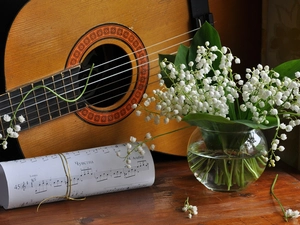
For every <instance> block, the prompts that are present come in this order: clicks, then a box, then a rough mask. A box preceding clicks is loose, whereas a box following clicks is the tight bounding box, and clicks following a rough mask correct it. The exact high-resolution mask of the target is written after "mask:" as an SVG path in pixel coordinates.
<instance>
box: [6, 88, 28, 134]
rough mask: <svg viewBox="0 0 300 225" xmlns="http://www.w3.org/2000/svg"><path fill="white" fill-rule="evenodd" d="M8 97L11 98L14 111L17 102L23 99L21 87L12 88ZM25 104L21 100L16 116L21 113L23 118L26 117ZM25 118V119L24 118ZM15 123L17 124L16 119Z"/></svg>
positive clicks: (23, 126)
mask: <svg viewBox="0 0 300 225" xmlns="http://www.w3.org/2000/svg"><path fill="white" fill-rule="evenodd" d="M10 98H11V107H12V108H13V113H15V111H16V110H17V108H18V106H19V104H20V103H21V102H22V100H23V95H22V89H17V90H14V91H12V92H10ZM25 108H26V107H25V105H24V102H22V104H21V105H20V106H19V108H18V111H17V112H16V117H18V116H20V115H23V116H24V117H25V118H26V117H27V116H26V115H27V114H26V110H25ZM25 120H27V119H25ZM15 122H16V124H19V122H18V121H15ZM27 127H28V125H27V124H25V125H24V124H23V125H22V128H25V129H26V128H27Z"/></svg>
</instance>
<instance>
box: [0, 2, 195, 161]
mask: <svg viewBox="0 0 300 225" xmlns="http://www.w3.org/2000/svg"><path fill="white" fill-rule="evenodd" d="M4 4H8V5H9V7H15V8H14V9H13V10H9V9H6V10H5V11H6V12H4V14H5V15H7V17H9V18H11V23H10V24H7V27H8V28H6V31H7V33H5V32H4V33H5V34H4V35H5V44H4V45H3V46H2V47H3V51H4V53H3V55H2V56H1V57H3V62H2V64H1V68H2V70H3V71H2V72H3V78H2V80H3V82H5V83H3V82H2V86H3V88H4V90H3V94H2V95H1V96H0V115H1V116H3V115H4V114H11V113H12V112H13V111H14V110H15V109H16V107H17V105H18V104H19V103H20V102H21V100H22V98H23V97H24V96H25V95H26V93H27V92H28V91H29V90H31V89H32V88H33V87H35V86H37V85H45V86H47V87H49V88H51V89H53V90H54V91H55V92H57V93H58V94H60V95H61V96H63V97H65V98H68V99H74V98H76V97H77V96H79V95H80V93H81V92H82V91H83V88H84V85H85V82H86V79H87V76H88V74H89V71H90V67H91V65H92V64H94V65H95V67H94V69H93V71H92V75H91V78H90V81H89V84H88V86H87V89H86V91H85V93H84V95H83V97H82V98H80V99H79V100H78V101H76V102H73V103H67V102H64V101H62V100H61V99H59V98H57V97H55V96H54V95H53V94H52V93H50V92H49V91H48V90H46V89H44V88H40V89H37V90H35V91H33V92H32V93H30V94H29V95H28V97H27V98H26V99H25V101H24V102H23V103H22V105H21V107H20V109H19V111H18V113H17V115H23V116H24V117H25V119H26V121H25V123H23V124H21V127H22V131H21V132H20V136H19V138H18V144H17V145H18V146H19V147H20V150H16V145H13V144H11V143H12V139H10V138H9V139H8V149H6V150H2V149H1V150H0V152H1V153H0V155H1V157H2V158H0V160H6V159H7V157H8V156H7V154H12V155H13V156H12V157H11V156H9V157H8V159H11V158H17V157H35V156H40V155H47V154H53V153H59V152H66V151H73V150H79V149H85V148H90V147H96V146H104V145H112V144H117V143H125V142H128V141H129V137H130V136H131V135H133V136H135V137H137V138H138V139H140V140H141V139H143V137H144V135H145V134H146V133H147V132H150V133H151V134H152V135H153V136H154V135H157V134H160V133H164V132H168V131H171V130H174V129H178V128H180V127H184V126H186V125H187V124H185V123H184V122H182V123H177V122H175V121H174V122H172V123H170V124H168V125H165V124H163V122H162V123H161V124H159V125H155V124H154V123H153V122H148V123H147V122H145V121H144V119H143V117H137V116H136V115H135V113H134V111H133V109H132V108H131V105H132V104H133V103H139V102H140V101H141V99H142V96H143V94H144V93H148V94H151V93H152V90H154V89H156V88H158V87H159V85H158V79H157V74H158V73H159V65H158V54H159V53H165V54H169V53H174V52H176V50H177V48H178V46H179V44H186V45H188V44H189V39H190V38H191V36H192V34H191V33H190V32H189V31H190V30H191V29H192V27H191V25H190V24H191V18H190V11H189V4H188V1H185V0H179V1H178V0H147V1H138V0H126V1H121V0H101V1H100V0H80V1H74V0H52V1H39V0H31V1H28V2H27V1H24V0H18V1H11V0H9V1H8V0H4ZM18 7H19V8H18ZM2 10H3V7H2ZM8 12H15V15H14V16H13V17H12V15H11V14H9V15H8ZM6 22H7V21H6ZM2 39H3V37H2ZM3 84H5V85H3ZM0 123H1V126H0V132H1V134H2V135H3V136H5V135H6V128H7V126H8V125H7V123H6V122H4V121H3V117H1V119H0ZM193 130H194V128H189V129H186V130H183V131H180V132H176V133H172V134H169V135H167V136H165V137H162V138H159V139H157V140H155V142H154V144H155V145H156V149H157V151H160V152H164V153H168V154H174V155H186V145H187V142H188V139H189V136H190V134H191V132H192V131H193ZM20 153H21V154H20ZM18 154H19V156H18Z"/></svg>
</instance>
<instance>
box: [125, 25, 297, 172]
mask: <svg viewBox="0 0 300 225" xmlns="http://www.w3.org/2000/svg"><path fill="white" fill-rule="evenodd" d="M234 63H237V64H239V63H240V59H239V58H238V57H235V56H234V55H233V54H232V52H231V51H230V49H229V48H228V47H225V46H222V45H221V42H220V38H219V35H218V33H217V31H216V30H215V29H214V28H213V27H212V26H211V25H210V24H208V23H205V24H204V25H203V26H202V27H201V28H200V29H199V30H198V32H197V33H196V34H195V36H194V38H193V40H192V43H191V46H190V47H189V48H188V47H185V46H183V45H181V46H180V47H179V49H178V52H177V54H176V56H172V55H160V67H161V73H160V74H158V78H159V82H160V88H159V89H156V90H153V95H151V96H147V95H145V96H144V101H143V102H141V103H140V104H138V105H137V104H134V105H133V106H132V107H133V108H135V109H136V115H138V116H141V115H144V116H145V120H146V121H150V120H153V121H154V123H155V124H158V123H160V122H161V121H162V120H163V122H164V123H165V124H168V122H169V121H170V120H176V121H178V122H180V121H182V120H184V121H186V122H188V123H189V124H191V125H201V121H204V120H206V121H211V122H222V123H232V124H234V123H236V124H243V125H246V126H248V127H249V128H254V129H262V130H264V129H271V128H275V135H274V138H273V139H272V141H271V147H270V150H269V152H265V154H264V155H265V161H266V162H268V164H269V166H272V167H274V166H275V162H276V161H278V160H280V157H279V156H278V155H277V152H282V151H284V150H285V148H284V145H282V144H281V141H284V140H286V139H287V133H289V132H291V131H292V130H293V128H294V127H295V126H298V125H299V124H300V119H299V117H300V91H299V88H300V80H299V78H300V72H298V71H300V60H293V61H289V62H286V63H283V64H281V65H279V66H277V67H276V68H274V69H270V68H269V66H262V65H260V64H259V65H257V66H256V67H254V68H247V69H246V74H245V75H244V76H242V75H240V74H237V73H234V72H233V69H232V65H233V64H234ZM152 104H154V105H155V110H154V111H153V110H150V109H151V107H150V106H151V105H152ZM162 135H163V134H162ZM162 135H159V136H162ZM147 136H148V137H147ZM149 136H151V135H149V134H148V135H146V138H145V139H144V140H143V141H142V142H141V143H140V144H139V145H137V146H138V147H136V145H135V147H134V148H132V145H129V146H128V155H127V156H125V158H128V156H129V155H130V152H132V151H136V150H137V148H139V147H142V146H143V145H144V144H145V143H148V142H150V141H152V140H154V139H156V138H157V137H156V136H155V137H151V138H149ZM134 139H135V138H134ZM151 149H153V146H152V147H151Z"/></svg>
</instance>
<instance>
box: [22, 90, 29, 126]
mask: <svg viewBox="0 0 300 225" xmlns="http://www.w3.org/2000/svg"><path fill="white" fill-rule="evenodd" d="M20 95H21V96H22V99H23V98H24V97H25V94H24V91H23V88H20ZM23 106H24V114H21V115H23V116H24V117H25V123H23V124H22V130H25V129H27V128H30V123H29V118H28V114H27V107H26V104H25V99H24V101H23Z"/></svg>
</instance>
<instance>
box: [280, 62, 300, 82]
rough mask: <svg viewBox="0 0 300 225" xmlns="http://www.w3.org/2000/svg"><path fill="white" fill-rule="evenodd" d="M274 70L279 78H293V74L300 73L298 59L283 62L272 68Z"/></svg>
mask: <svg viewBox="0 0 300 225" xmlns="http://www.w3.org/2000/svg"><path fill="white" fill-rule="evenodd" d="M274 70H275V71H276V72H277V73H279V74H280V77H281V78H282V77H283V76H286V77H289V78H294V77H295V73H296V72H297V71H300V59H295V60H290V61H287V62H284V63H282V64H280V65H278V66H276V67H275V68H274Z"/></svg>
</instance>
